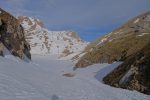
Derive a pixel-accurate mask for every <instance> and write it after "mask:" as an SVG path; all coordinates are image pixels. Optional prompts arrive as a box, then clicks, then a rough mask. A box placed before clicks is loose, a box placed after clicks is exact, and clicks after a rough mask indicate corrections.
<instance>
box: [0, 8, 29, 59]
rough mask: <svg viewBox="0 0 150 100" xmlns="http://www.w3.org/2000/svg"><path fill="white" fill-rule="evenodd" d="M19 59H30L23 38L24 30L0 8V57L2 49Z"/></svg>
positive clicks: (26, 44) (27, 46)
mask: <svg viewBox="0 0 150 100" xmlns="http://www.w3.org/2000/svg"><path fill="white" fill-rule="evenodd" d="M5 47H6V48H7V49H8V50H9V51H10V53H11V54H13V55H14V56H18V57H20V58H21V59H24V58H25V57H28V58H29V59H31V54H30V46H29V44H28V43H27V42H26V40H25V37H24V30H23V28H22V26H21V25H20V24H19V22H18V20H17V19H16V18H15V17H13V16H12V15H10V14H9V13H7V12H5V11H4V10H3V9H1V8H0V55H3V50H4V48H5Z"/></svg>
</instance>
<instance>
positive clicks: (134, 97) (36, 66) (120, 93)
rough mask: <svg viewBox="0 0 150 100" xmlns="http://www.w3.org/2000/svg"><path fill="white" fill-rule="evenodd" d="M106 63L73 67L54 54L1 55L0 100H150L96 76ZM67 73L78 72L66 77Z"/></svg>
mask: <svg viewBox="0 0 150 100" xmlns="http://www.w3.org/2000/svg"><path fill="white" fill-rule="evenodd" d="M107 66H108V64H97V65H92V66H91V67H87V68H84V69H77V70H76V71H72V68H73V63H72V62H71V61H70V60H57V58H56V56H55V55H54V56H33V62H31V63H25V62H23V61H21V60H18V59H16V60H15V59H13V60H12V59H11V58H9V57H7V58H4V57H0V100H150V96H148V95H144V94H141V93H139V92H136V91H128V90H123V89H118V88H113V87H110V86H107V85H105V84H103V83H101V82H99V81H98V80H97V79H96V78H94V76H95V75H96V74H97V72H98V71H99V70H101V69H105V68H107ZM65 73H72V74H74V75H75V76H74V77H65V76H63V74H65ZM99 74H100V73H99Z"/></svg>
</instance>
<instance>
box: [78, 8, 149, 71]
mask: <svg viewBox="0 0 150 100" xmlns="http://www.w3.org/2000/svg"><path fill="white" fill-rule="evenodd" d="M149 42H150V11H148V12H146V13H144V14H141V15H139V16H137V17H135V18H133V19H131V20H129V21H128V22H127V23H125V24H124V25H122V26H121V27H119V28H117V29H115V30H113V31H112V32H111V33H108V34H107V35H105V36H103V37H102V38H100V39H97V40H96V41H94V42H92V43H91V44H89V45H88V46H87V47H86V49H85V50H84V52H83V54H84V55H83V56H82V57H81V58H80V59H79V60H78V62H77V63H76V65H75V66H76V68H79V67H86V66H89V65H92V64H95V63H112V62H113V61H124V60H126V59H127V58H128V57H130V56H131V55H132V54H135V53H136V52H139V51H140V50H141V49H142V48H143V47H145V46H146V45H147V44H148V43H149Z"/></svg>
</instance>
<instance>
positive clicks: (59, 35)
mask: <svg viewBox="0 0 150 100" xmlns="http://www.w3.org/2000/svg"><path fill="white" fill-rule="evenodd" d="M18 20H19V21H20V23H21V24H22V26H23V27H24V29H25V36H26V39H27V41H28V42H29V43H30V45H31V53H32V54H59V55H64V56H67V55H69V54H72V53H77V52H81V51H82V50H83V49H84V48H85V47H86V46H87V44H88V43H87V42H85V41H83V40H81V39H80V37H79V36H78V35H77V33H75V32H72V31H49V30H48V29H46V28H45V27H44V24H43V23H42V22H41V21H40V20H39V19H35V18H31V17H26V16H19V17H18Z"/></svg>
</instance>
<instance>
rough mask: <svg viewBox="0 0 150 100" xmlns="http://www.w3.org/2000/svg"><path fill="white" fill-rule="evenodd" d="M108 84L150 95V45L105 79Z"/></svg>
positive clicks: (129, 58)
mask: <svg viewBox="0 0 150 100" xmlns="http://www.w3.org/2000/svg"><path fill="white" fill-rule="evenodd" d="M103 81H104V82H105V83H106V84H109V85H112V86H115V87H121V88H126V89H130V90H137V91H140V92H142V93H146V94H150V43H149V44H148V45H146V46H145V47H144V48H143V49H142V50H141V51H139V52H137V53H136V54H133V55H131V56H130V57H128V59H126V60H125V62H124V63H123V64H121V65H120V66H119V67H118V68H116V69H115V70H114V71H112V72H111V73H110V74H108V75H107V76H106V77H104V79H103Z"/></svg>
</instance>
